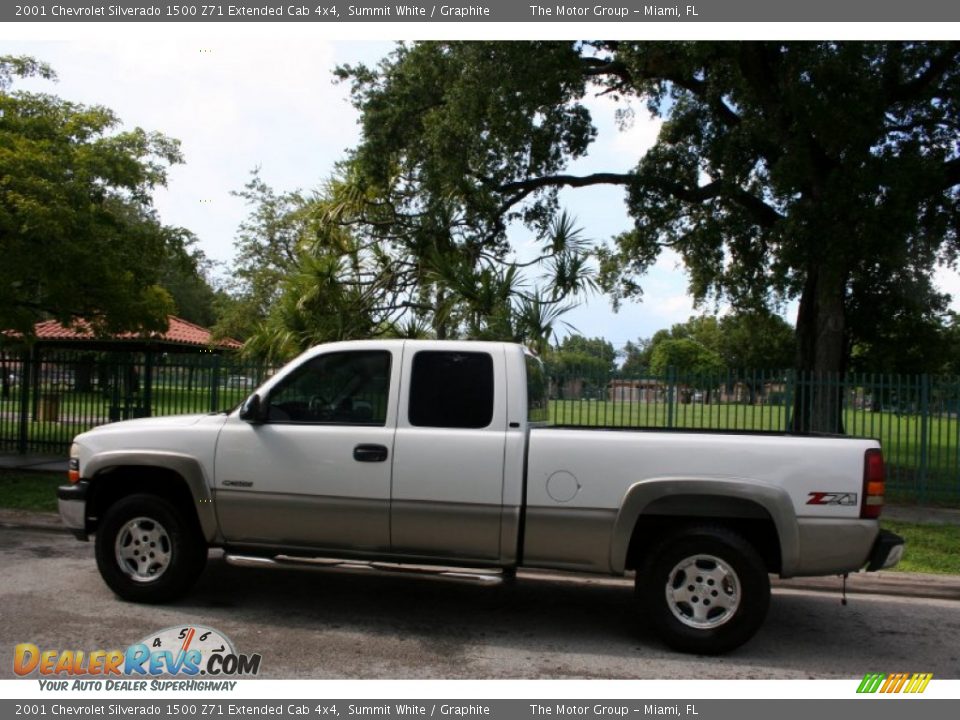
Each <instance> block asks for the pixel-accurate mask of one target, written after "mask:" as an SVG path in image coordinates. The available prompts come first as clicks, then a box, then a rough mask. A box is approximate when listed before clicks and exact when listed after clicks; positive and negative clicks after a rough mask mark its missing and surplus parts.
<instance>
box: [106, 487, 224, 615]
mask: <svg viewBox="0 0 960 720" xmlns="http://www.w3.org/2000/svg"><path fill="white" fill-rule="evenodd" d="M95 550H96V556H97V568H99V570H100V575H101V576H102V577H103V579H104V581H105V582H106V583H107V585H108V586H109V587H110V589H111V590H113V591H114V592H115V593H116V594H117V595H119V596H120V597H122V598H123V599H124V600H131V601H133V602H139V603H163V602H168V601H170V600H174V599H176V598H178V597H180V596H182V595H183V594H184V593H186V592H187V590H189V589H190V587H191V586H192V585H193V583H194V582H196V580H197V578H198V577H199V575H200V573H201V572H202V571H203V568H204V565H206V562H207V545H206V542H205V541H204V539H203V536H202V534H201V533H200V529H199V527H197V523H196V520H195V519H194V518H192V517H190V516H188V515H187V514H186V513H185V512H184V511H183V510H180V509H179V508H177V507H176V506H175V505H173V504H172V503H170V502H168V501H167V500H165V499H163V498H161V497H158V496H156V495H146V494H143V495H130V496H128V497H125V498H123V499H121V500H118V501H117V502H116V503H114V504H113V505H111V506H110V507H109V508H108V509H107V512H106V513H105V515H104V518H103V520H102V521H101V523H100V527H99V529H98V531H97V539H96V548H95Z"/></svg>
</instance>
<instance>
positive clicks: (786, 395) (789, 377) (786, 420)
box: [783, 369, 796, 432]
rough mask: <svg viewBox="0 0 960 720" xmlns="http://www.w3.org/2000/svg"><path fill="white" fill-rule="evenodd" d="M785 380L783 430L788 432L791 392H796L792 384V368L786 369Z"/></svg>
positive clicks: (790, 420) (790, 413)
mask: <svg viewBox="0 0 960 720" xmlns="http://www.w3.org/2000/svg"><path fill="white" fill-rule="evenodd" d="M786 379H787V382H786V387H785V388H784V392H783V402H784V407H783V419H784V423H783V431H784V432H790V428H791V427H792V426H793V408H794V403H793V394H794V392H796V387H795V384H794V375H793V370H792V369H791V370H787V378H786Z"/></svg>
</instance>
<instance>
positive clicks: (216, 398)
mask: <svg viewBox="0 0 960 720" xmlns="http://www.w3.org/2000/svg"><path fill="white" fill-rule="evenodd" d="M219 410H220V354H219V353H216V354H214V356H213V371H212V372H211V373H210V412H219Z"/></svg>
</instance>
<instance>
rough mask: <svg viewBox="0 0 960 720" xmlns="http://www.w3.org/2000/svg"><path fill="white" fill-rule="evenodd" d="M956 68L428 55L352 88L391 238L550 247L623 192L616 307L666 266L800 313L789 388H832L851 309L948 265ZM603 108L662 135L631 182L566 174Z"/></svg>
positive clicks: (806, 54) (931, 55)
mask: <svg viewBox="0 0 960 720" xmlns="http://www.w3.org/2000/svg"><path fill="white" fill-rule="evenodd" d="M958 58H960V44H957V43H925V42H890V43H885V42H866V43H864V42H816V43H812V42H791V43H784V42H748V43H732V42H664V43H653V42H621V41H606V42H604V41H597V42H577V43H565V42H523V43H520V42H509V43H498V42H483V43H472V42H471V43H460V42H427V43H417V44H411V45H401V46H398V48H397V49H396V50H395V51H394V52H393V53H392V54H391V55H390V56H389V57H388V58H386V59H385V60H384V61H382V62H381V64H380V65H379V66H378V67H376V68H369V67H363V66H357V67H343V68H340V69H339V71H338V72H339V75H340V76H341V77H342V78H345V79H349V80H350V81H351V82H352V83H353V85H352V90H353V98H354V102H355V104H356V106H357V107H358V108H359V109H360V110H361V112H362V124H363V138H362V142H361V144H360V146H359V147H358V148H357V150H356V151H355V153H354V154H353V156H352V163H353V166H354V168H355V169H356V171H357V176H358V177H359V178H362V183H363V184H364V186H365V191H367V192H370V191H373V192H375V193H376V194H377V195H378V197H379V198H380V199H381V201H382V202H383V203H384V205H385V206H387V207H389V208H390V209H391V212H390V215H389V217H388V218H387V219H386V221H385V222H386V225H387V226H389V232H391V233H397V234H402V233H411V232H416V231H417V229H418V228H422V227H424V225H425V224H426V222H427V221H428V220H429V221H430V222H433V223H434V226H435V224H436V218H437V217H438V215H437V213H435V212H434V209H435V208H437V207H439V206H441V205H442V207H443V208H444V212H445V217H448V218H452V219H454V220H455V222H456V223H457V224H458V227H459V228H460V232H461V234H463V235H464V236H465V237H467V238H468V242H469V243H471V244H472V246H473V247H476V248H478V250H477V252H481V251H482V252H489V253H493V254H498V253H499V254H500V255H501V256H502V255H505V254H506V253H507V249H506V248H507V242H506V237H507V235H506V233H507V228H508V226H509V224H510V222H511V221H514V220H521V221H524V222H526V223H528V224H531V225H532V226H535V227H541V228H542V227H543V226H544V225H545V224H546V223H548V222H549V220H550V218H551V217H553V216H554V215H555V214H556V213H557V212H558V203H557V193H558V191H559V190H560V189H561V188H564V187H570V188H579V187H585V186H590V185H608V186H611V187H614V188H621V189H622V192H623V193H624V196H625V199H626V202H627V207H628V210H629V214H630V216H631V218H632V220H633V226H632V227H631V228H629V229H628V230H627V231H625V232H624V233H622V234H621V235H619V236H618V237H617V238H615V242H614V245H613V246H612V247H609V248H607V249H603V248H601V249H600V259H601V270H602V276H603V278H604V280H605V284H606V287H607V289H608V290H609V291H610V292H611V293H612V294H613V296H614V298H615V300H618V301H619V300H620V299H622V298H625V297H631V296H637V295H639V294H641V292H642V284H641V278H642V275H643V273H644V272H645V270H646V269H647V268H648V267H649V266H650V265H651V263H652V262H653V261H654V260H655V259H656V257H657V255H658V253H659V252H660V250H661V249H662V248H663V247H666V246H669V247H672V248H673V249H674V250H676V251H677V252H678V253H679V254H680V255H681V256H682V257H683V259H684V261H685V263H686V267H687V269H688V272H689V275H690V279H691V291H692V292H693V294H694V295H695V297H696V298H697V299H698V300H702V299H705V298H708V297H710V296H714V297H723V298H725V299H727V300H729V301H731V302H732V303H733V304H734V305H735V306H737V307H741V308H750V307H759V306H763V305H766V304H768V303H770V302H771V300H772V301H774V302H776V301H783V300H789V299H798V300H799V315H798V323H797V329H796V336H797V356H796V367H797V368H798V369H799V370H802V371H814V372H828V373H835V372H842V371H843V370H844V369H845V367H846V362H847V357H848V354H849V348H850V345H851V338H852V337H853V336H855V335H856V333H857V327H851V325H850V323H849V322H848V318H849V317H850V312H851V310H855V311H856V313H857V317H861V318H862V317H864V316H865V313H864V312H863V309H864V308H869V307H870V306H871V304H873V303H874V302H879V301H881V300H882V302H883V303H884V305H885V306H889V305H890V304H891V303H892V304H894V305H895V304H896V303H897V302H899V300H900V299H901V298H904V297H906V296H907V294H908V293H910V292H911V288H913V289H915V288H916V287H927V286H929V283H928V282H926V281H927V280H928V279H929V277H930V275H931V273H932V270H933V268H934V266H935V265H936V263H937V262H944V261H945V262H950V261H952V260H953V259H954V256H955V251H956V243H957V231H958V227H960V222H958V202H957V199H958V197H957V188H958V185H960V157H958V151H960V62H958ZM591 93H606V94H608V95H610V96H612V97H614V98H616V99H617V100H619V101H621V102H622V107H623V108H624V111H625V112H624V114H623V118H624V119H628V117H629V114H630V113H631V112H637V111H638V107H637V104H638V103H640V104H645V105H646V107H647V108H648V109H649V111H651V112H652V113H654V114H656V115H659V116H661V117H662V118H663V120H664V123H663V126H662V130H661V132H660V135H659V138H658V140H657V142H656V144H655V145H654V146H653V147H652V148H651V149H650V150H649V151H648V152H646V153H645V154H644V155H643V156H642V157H638V158H637V162H636V164H635V166H634V167H633V169H632V170H630V171H628V172H598V173H593V174H589V175H576V174H572V173H570V172H568V166H569V164H570V162H571V161H572V160H574V159H576V158H579V157H582V156H584V155H585V154H586V153H587V151H588V149H589V147H590V145H591V143H592V142H593V141H594V139H595V136H596V129H595V127H594V126H593V124H592V122H591V116H590V112H589V110H588V108H587V106H586V104H585V102H584V101H585V99H586V98H587V97H588V96H589V95H590V94H591ZM631 101H632V104H631ZM588 230H589V229H588ZM873 321H874V322H878V323H879V322H883V318H874V319H873ZM837 400H838V398H837V397H836V395H835V394H831V393H822V394H819V395H818V394H817V393H812V394H811V395H810V396H809V397H808V398H807V399H806V400H805V401H806V402H809V406H808V407H807V408H804V409H803V412H798V413H797V414H796V416H797V417H802V418H804V424H805V427H803V428H799V429H834V428H836V424H835V423H836V419H837V417H838V415H839V412H838V410H839V406H838V404H837Z"/></svg>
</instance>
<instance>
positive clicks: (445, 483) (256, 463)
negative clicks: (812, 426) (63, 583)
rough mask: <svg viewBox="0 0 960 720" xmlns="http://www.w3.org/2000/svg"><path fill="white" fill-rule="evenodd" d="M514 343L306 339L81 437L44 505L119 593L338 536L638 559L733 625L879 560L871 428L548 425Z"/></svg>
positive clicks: (651, 609)
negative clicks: (780, 595) (782, 589)
mask: <svg viewBox="0 0 960 720" xmlns="http://www.w3.org/2000/svg"><path fill="white" fill-rule="evenodd" d="M546 391H547V382H546V379H545V377H544V374H543V369H542V366H541V364H540V362H539V361H538V360H537V359H536V358H535V357H533V356H532V355H531V354H530V353H529V352H527V351H526V350H524V348H522V347H521V346H518V345H510V344H504V343H486V342H438V341H403V340H396V341H383V342H346V343H337V344H331V345H324V346H320V347H316V348H313V349H312V350H309V351H307V352H306V353H304V354H303V355H301V356H300V357H298V358H297V359H296V360H294V361H293V362H291V363H290V364H289V365H287V366H286V367H285V368H283V369H282V370H281V371H280V372H278V373H277V374H276V375H275V376H274V377H273V378H271V379H270V380H269V381H268V382H266V383H265V384H264V385H263V386H262V387H260V388H259V389H258V390H257V391H256V392H255V393H254V394H252V395H251V396H250V397H249V398H247V400H246V401H245V402H244V403H243V405H242V406H241V407H240V408H239V409H238V410H236V411H234V412H231V413H228V414H213V415H194V416H185V417H165V418H154V419H141V420H132V421H129V422H120V423H115V424H112V425H106V426H103V427H100V428H97V429H95V430H92V431H90V432H86V433H83V434H82V435H80V436H79V437H77V439H76V442H75V444H74V446H73V450H72V452H71V480H72V481H73V484H71V485H67V486H64V487H62V488H60V491H59V497H60V512H61V515H62V517H63V519H64V521H65V523H66V524H67V526H68V527H70V528H71V529H72V530H73V531H74V532H75V534H76V535H77V536H78V537H81V538H83V539H86V537H87V535H88V534H89V533H94V532H95V533H96V557H97V564H98V566H99V569H100V572H101V574H102V575H103V578H104V580H105V581H106V582H107V584H108V585H109V586H110V587H111V588H112V589H113V590H114V591H115V592H116V593H117V594H118V595H120V596H121V597H123V598H126V599H128V600H135V601H141V602H160V601H164V600H168V599H171V598H173V597H175V596H177V595H180V594H182V593H184V592H185V591H186V590H187V589H188V588H189V587H190V585H191V584H192V583H193V582H194V580H195V579H196V578H197V576H198V575H199V573H200V571H201V570H202V568H203V566H204V562H205V560H206V557H207V549H208V548H210V547H222V548H224V550H225V551H226V554H227V557H228V560H231V559H232V560H233V561H235V562H238V561H239V562H242V559H243V558H247V559H249V558H257V559H258V561H260V562H265V563H269V562H270V561H271V560H276V559H277V558H278V557H279V558H286V559H289V558H309V557H327V558H330V557H335V558H345V559H352V560H357V559H360V560H376V561H390V562H396V563H417V564H436V565H445V566H450V565H455V566H458V567H474V568H476V567H499V568H507V569H512V568H516V567H531V568H554V569H563V570H574V571H583V572H589V573H603V574H608V575H623V574H624V573H626V572H627V571H630V570H635V571H636V584H637V590H638V595H639V600H640V603H641V606H642V608H643V611H644V612H645V614H646V615H647V616H649V618H651V619H652V620H653V622H654V626H655V627H656V628H657V630H658V631H659V633H660V634H661V635H662V637H663V638H664V639H665V640H666V641H667V642H668V643H669V644H671V645H673V646H674V647H676V648H679V649H682V650H688V651H696V652H721V651H724V650H728V649H731V648H733V647H736V646H737V645H739V644H741V643H743V642H744V641H746V640H747V639H748V638H750V637H751V636H752V635H753V633H754V632H755V631H756V630H757V628H758V627H759V626H760V624H761V623H762V621H763V618H764V615H765V613H766V611H767V606H768V604H769V598H770V583H769V577H768V573H776V574H779V575H780V576H782V577H791V576H797V575H827V574H838V573H847V572H851V571H856V570H860V569H862V568H864V567H866V568H867V569H868V570H876V569H878V568H882V567H888V566H890V565H892V564H894V563H896V562H897V560H898V559H899V557H900V554H901V551H902V542H903V541H902V540H901V539H900V538H898V537H896V536H895V535H893V534H891V533H887V532H881V531H880V530H879V528H878V523H877V516H878V515H879V512H880V507H881V505H882V502H883V482H884V480H883V459H882V457H881V454H880V449H879V447H878V445H877V443H876V442H874V441H872V440H860V439H852V438H810V437H791V436H786V435H769V434H768V435H760V434H747V433H708V432H671V431H629V430H601V429H577V428H564V427H546V426H545V425H546V423H545V420H546V417H547V415H546V411H547V407H546V395H547V392H546Z"/></svg>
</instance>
